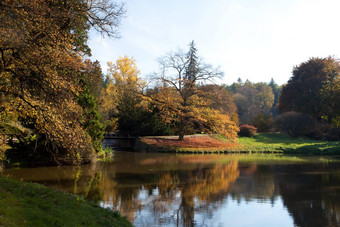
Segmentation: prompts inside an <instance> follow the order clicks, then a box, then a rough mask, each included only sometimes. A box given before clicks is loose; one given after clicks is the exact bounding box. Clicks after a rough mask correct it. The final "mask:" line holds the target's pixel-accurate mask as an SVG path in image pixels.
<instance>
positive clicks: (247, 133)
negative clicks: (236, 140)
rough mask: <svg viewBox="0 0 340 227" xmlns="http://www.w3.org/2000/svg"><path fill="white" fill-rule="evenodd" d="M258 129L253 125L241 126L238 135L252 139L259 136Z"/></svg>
mask: <svg viewBox="0 0 340 227" xmlns="http://www.w3.org/2000/svg"><path fill="white" fill-rule="evenodd" d="M256 130H257V129H256V128H255V127H254V126H252V125H241V126H240V131H239V132H238V135H239V136H241V137H252V136H255V135H256V134H257V131H256Z"/></svg>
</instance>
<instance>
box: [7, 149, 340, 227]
mask: <svg viewBox="0 0 340 227" xmlns="http://www.w3.org/2000/svg"><path fill="white" fill-rule="evenodd" d="M339 160H340V159H339V157H320V156H318V157H311V156H282V155H281V156H276V155H254V154H253V155H176V154H155V153H133V152H120V153H119V152H118V153H116V154H115V156H114V159H113V160H112V161H111V162H99V163H97V164H95V165H83V166H78V167H70V166H66V167H41V168H29V169H5V170H3V171H2V175H8V176H11V177H13V178H17V179H23V180H25V181H32V182H38V183H40V184H44V185H47V186H51V187H54V188H59V189H61V190H65V191H68V192H71V193H75V194H80V195H83V196H84V197H85V198H86V199H88V200H92V201H95V202H96V203H98V204H100V205H101V206H103V207H107V208H109V209H113V210H118V211H119V212H120V213H121V214H122V215H123V216H126V217H127V218H128V219H129V220H130V221H131V222H132V223H133V224H134V225H135V226H209V227H210V226H308V227H310V226H340V162H339Z"/></svg>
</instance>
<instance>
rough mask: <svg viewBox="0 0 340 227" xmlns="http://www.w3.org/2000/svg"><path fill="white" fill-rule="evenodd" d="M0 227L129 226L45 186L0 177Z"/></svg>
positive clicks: (115, 215) (87, 203)
mask: <svg viewBox="0 0 340 227" xmlns="http://www.w3.org/2000/svg"><path fill="white" fill-rule="evenodd" d="M0 226H132V225H131V224H130V223H129V222H128V221H127V220H126V219H125V218H122V217H121V216H120V215H119V214H118V213H116V212H112V211H110V210H108V209H104V208H101V207H98V206H96V205H95V204H93V203H90V202H87V201H85V200H84V199H82V198H81V197H78V196H76V195H73V194H69V193H66V192H61V191H56V190H53V189H50V188H47V187H45V186H42V185H39V184H34V183H25V182H21V181H17V180H12V179H9V178H0Z"/></svg>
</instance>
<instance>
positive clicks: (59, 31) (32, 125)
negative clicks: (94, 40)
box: [0, 0, 124, 164]
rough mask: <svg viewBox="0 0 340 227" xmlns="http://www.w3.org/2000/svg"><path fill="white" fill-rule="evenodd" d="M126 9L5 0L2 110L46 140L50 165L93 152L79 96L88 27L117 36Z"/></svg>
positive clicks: (0, 11) (67, 0) (75, 1)
mask: <svg viewBox="0 0 340 227" xmlns="http://www.w3.org/2000/svg"><path fill="white" fill-rule="evenodd" d="M123 13H124V8H123V5H121V4H117V3H110V2H109V1H108V0H104V1H97V0H91V1H89V0H64V1H59V0H35V1H31V0H22V1H18V0H8V1H1V2H0V18H2V19H1V25H0V33H1V36H0V78H1V79H0V109H1V110H4V111H6V113H7V114H8V115H11V118H10V119H12V120H15V121H17V122H18V124H17V125H21V126H22V127H26V128H29V129H30V130H31V131H32V132H33V134H34V138H35V141H44V142H43V144H44V147H45V149H44V150H42V151H41V152H43V153H46V154H45V155H46V156H49V157H50V158H49V159H50V160H49V162H50V163H54V164H62V163H67V164H78V163H82V162H88V161H90V159H91V157H92V155H93V152H92V151H93V145H92V142H91V137H90V136H89V134H88V132H87V131H86V130H84V128H83V123H82V121H83V119H82V112H83V109H82V107H81V106H80V105H79V104H78V100H77V99H78V97H79V94H80V92H81V91H82V83H81V81H80V76H79V75H80V74H81V71H82V69H83V68H84V60H83V58H84V57H86V55H88V54H90V49H89V47H88V46H87V36H88V30H89V29H90V28H91V27H92V28H94V29H95V30H97V31H99V32H101V33H103V34H106V35H108V36H117V28H118V25H119V22H120V18H121V16H122V15H123ZM8 121H9V118H7V117H6V119H5V120H2V122H0V124H1V125H6V124H8ZM12 125H13V124H12ZM32 138H33V137H32ZM36 153H39V152H37V151H36V150H35V149H33V151H32V154H36ZM39 154H40V155H41V154H42V153H39Z"/></svg>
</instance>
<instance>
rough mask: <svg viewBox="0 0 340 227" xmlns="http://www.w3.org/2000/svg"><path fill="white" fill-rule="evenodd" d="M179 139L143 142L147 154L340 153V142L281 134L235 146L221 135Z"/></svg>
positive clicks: (240, 140) (243, 140) (244, 139)
mask: <svg viewBox="0 0 340 227" xmlns="http://www.w3.org/2000/svg"><path fill="white" fill-rule="evenodd" d="M177 138H178V137H174V136H171V137H170V136H159V137H143V138H141V139H140V142H141V144H142V145H141V146H140V147H141V148H142V149H144V150H147V151H159V152H178V153H287V154H340V142H339V141H318V140H311V139H308V138H291V137H289V136H287V135H285V134H280V133H259V134H257V135H256V136H254V137H252V138H247V137H240V138H238V140H237V142H235V143H232V142H230V141H228V140H227V139H225V138H223V137H222V136H218V135H194V136H186V137H185V138H184V141H178V140H177Z"/></svg>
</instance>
